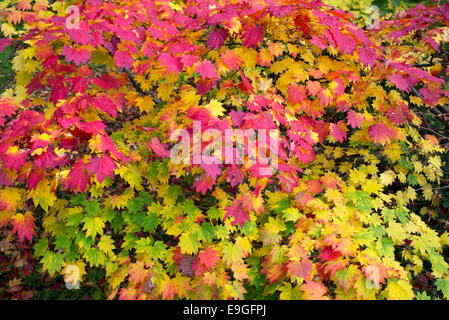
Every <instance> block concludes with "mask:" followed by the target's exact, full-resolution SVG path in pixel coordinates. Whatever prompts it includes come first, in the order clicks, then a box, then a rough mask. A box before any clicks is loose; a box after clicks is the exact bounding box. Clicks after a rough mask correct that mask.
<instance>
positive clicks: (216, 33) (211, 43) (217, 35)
mask: <svg viewBox="0 0 449 320" xmlns="http://www.w3.org/2000/svg"><path fill="white" fill-rule="evenodd" d="M227 37H228V30H226V29H220V30H212V32H211V33H209V35H208V36H207V42H206V45H207V46H208V47H209V48H211V49H217V50H218V49H220V48H221V46H222V45H223V44H224V43H225V41H226V39H227Z"/></svg>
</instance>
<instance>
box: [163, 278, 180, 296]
mask: <svg viewBox="0 0 449 320" xmlns="http://www.w3.org/2000/svg"><path fill="white" fill-rule="evenodd" d="M160 291H161V295H162V299H170V300H173V298H174V297H175V295H176V293H177V292H178V289H177V286H176V283H175V281H174V279H170V278H168V279H164V280H162V282H161V288H160Z"/></svg>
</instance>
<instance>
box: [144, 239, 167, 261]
mask: <svg viewBox="0 0 449 320" xmlns="http://www.w3.org/2000/svg"><path fill="white" fill-rule="evenodd" d="M166 253H167V245H166V244H165V243H163V242H162V241H156V242H154V244H153V245H152V246H151V247H150V248H149V250H148V255H149V257H150V258H151V259H153V260H158V259H162V258H164V256H165V254H166Z"/></svg>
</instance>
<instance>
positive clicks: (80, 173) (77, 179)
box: [68, 159, 91, 193]
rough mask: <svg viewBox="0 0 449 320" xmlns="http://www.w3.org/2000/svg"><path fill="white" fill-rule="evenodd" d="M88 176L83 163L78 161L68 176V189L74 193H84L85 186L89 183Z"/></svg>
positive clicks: (80, 160)
mask: <svg viewBox="0 0 449 320" xmlns="http://www.w3.org/2000/svg"><path fill="white" fill-rule="evenodd" d="M90 176H91V175H90V174H89V171H88V170H87V167H86V165H85V164H84V161H83V160H82V159H78V160H77V162H76V163H75V164H74V165H73V168H72V170H71V171H70V173H69V175H68V177H69V178H70V183H69V188H70V189H73V191H74V192H75V193H78V191H81V192H84V191H86V188H87V185H88V184H89V183H90Z"/></svg>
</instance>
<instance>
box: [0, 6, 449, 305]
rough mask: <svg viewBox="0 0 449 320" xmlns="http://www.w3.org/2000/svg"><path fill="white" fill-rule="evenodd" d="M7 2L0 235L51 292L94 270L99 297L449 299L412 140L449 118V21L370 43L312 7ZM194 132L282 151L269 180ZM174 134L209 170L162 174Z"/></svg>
mask: <svg viewBox="0 0 449 320" xmlns="http://www.w3.org/2000/svg"><path fill="white" fill-rule="evenodd" d="M6 3H7V4H6V5H3V7H2V8H1V9H0V10H1V11H0V12H1V16H2V17H3V21H5V23H3V24H2V27H1V31H2V33H3V35H4V38H3V39H1V40H0V50H5V48H7V47H13V48H14V50H16V51H15V55H14V58H13V60H12V65H13V69H14V71H15V73H16V75H15V79H14V86H12V87H10V88H8V89H6V90H5V91H4V93H3V94H2V96H1V98H0V125H1V127H0V210H1V211H0V226H1V227H2V228H4V229H5V230H9V232H10V235H9V236H8V237H9V238H10V239H14V238H16V237H17V241H18V242H28V243H30V244H32V254H33V257H34V259H35V261H36V268H41V271H42V272H43V273H48V274H49V276H51V277H58V276H61V277H64V275H67V272H66V271H67V268H68V267H69V266H76V267H77V268H78V269H79V270H80V274H79V275H80V278H79V280H80V282H81V286H82V285H83V281H84V280H83V279H85V275H86V274H87V273H88V272H89V270H94V269H95V270H103V271H104V273H103V274H104V279H103V280H104V282H105V284H106V285H105V288H106V289H105V290H106V291H105V293H106V295H107V296H108V297H109V298H110V299H114V298H117V297H118V298H119V299H160V298H162V299H243V298H246V299H261V298H271V299H413V298H416V297H420V296H422V294H427V293H425V289H422V288H418V287H416V286H415V279H417V278H418V277H420V276H422V275H427V276H429V275H430V276H429V277H430V278H429V279H431V282H432V284H433V285H434V286H435V287H436V288H437V290H436V291H435V292H433V293H429V294H432V295H434V296H436V297H439V298H448V296H449V265H448V261H447V259H446V260H445V255H444V252H443V251H444V250H445V246H447V245H449V235H448V234H447V233H445V232H440V231H438V232H437V231H436V230H434V229H433V228H431V227H430V226H429V225H427V224H426V222H425V220H424V219H423V216H422V215H423V214H425V213H426V210H428V208H427V207H426V206H424V207H423V208H422V210H416V205H415V203H416V202H417V201H420V202H425V203H427V204H428V205H431V204H432V202H433V201H435V199H436V198H437V196H436V194H437V193H436V192H435V190H434V188H435V187H436V186H438V185H440V183H441V178H442V176H443V173H442V170H441V166H442V161H441V158H440V156H441V153H442V152H444V151H445V149H444V148H443V147H442V146H440V144H439V140H438V135H437V134H436V133H435V134H422V131H420V129H419V128H420V126H421V124H422V122H423V117H422V115H421V113H422V110H431V109H432V108H435V107H436V106H439V105H445V104H447V103H448V100H449V91H448V90H447V89H448V88H447V85H446V78H447V76H448V71H449V70H448V66H447V65H441V64H438V63H435V64H433V63H432V66H431V67H426V65H427V63H428V62H429V60H430V56H431V55H432V53H434V52H440V51H441V50H447V48H448V46H449V31H448V27H449V5H447V4H439V5H437V4H435V5H431V6H430V7H425V6H423V5H417V6H416V7H415V8H412V9H410V10H408V11H407V12H404V13H402V14H400V15H397V16H394V17H391V18H389V19H385V20H382V21H380V25H379V28H361V27H360V26H358V25H357V23H356V22H355V20H354V19H353V16H352V15H351V14H350V13H347V12H345V11H342V10H338V9H336V8H334V7H331V6H328V5H324V4H322V3H321V2H320V1H308V0H285V1H283V0H265V1H259V0H253V1H251V0H216V1H213V0H200V1H190V0H184V1H168V0H161V1H151V0H148V1H145V0H130V1H101V0H87V1H79V0H72V1H55V2H54V3H52V4H49V3H48V2H47V1H46V0H44V1H42V0H37V1H30V0H22V1H20V2H18V4H12V3H11V4H10V5H8V3H9V1H6ZM73 8H76V9H77V10H74V9H73ZM71 9H73V10H71ZM76 13H79V19H78V20H77V21H75V20H76ZM69 20H73V21H69ZM76 22H77V23H78V24H77V25H76ZM19 25H20V28H17V26H19ZM417 35H418V36H417ZM197 125H200V126H201V130H202V132H203V133H204V131H205V130H208V129H214V130H215V131H214V132H217V131H218V132H222V133H223V135H224V132H225V131H226V130H235V129H240V130H247V129H250V130H256V132H258V136H257V139H258V141H260V139H261V138H263V139H264V140H265V141H267V144H269V143H271V142H272V141H274V135H273V133H274V132H275V133H276V135H277V136H278V139H277V140H276V141H275V142H276V143H277V145H276V147H277V152H276V154H275V156H276V165H275V166H274V165H273V161H271V162H268V163H267V162H266V161H265V162H264V161H260V159H257V160H255V161H252V162H250V161H249V158H250V156H251V154H252V153H251V151H252V149H254V148H255V143H254V139H253V138H254V136H253V137H246V138H244V139H243V140H241V141H244V142H245V147H244V148H240V147H239V143H238V141H236V144H235V146H233V147H232V152H234V153H235V155H237V153H238V151H239V150H240V151H242V152H241V154H240V155H241V159H242V160H243V161H240V162H238V161H234V162H233V163H229V162H226V161H224V160H223V159H224V157H225V152H224V151H223V150H224V149H223V148H222V147H220V145H219V144H215V142H217V139H218V138H217V136H215V138H213V139H212V138H210V137H209V138H210V139H207V138H206V137H204V136H203V137H202V139H201V137H198V135H197V134H196V133H195V132H196V131H195V130H196V129H195V126H197ZM257 130H259V131H257ZM181 131H182V132H184V133H185V135H184V138H185V137H186V136H187V138H189V139H188V141H190V142H189V146H190V144H191V146H192V149H191V150H195V148H197V149H196V150H197V151H199V152H200V153H202V154H205V152H206V151H207V150H209V151H208V152H209V153H208V154H209V155H211V157H212V158H215V159H216V160H217V161H215V162H212V163H211V162H210V161H205V159H206V158H205V157H204V156H203V157H200V160H199V161H196V162H195V159H193V158H194V155H193V152H192V154H189V155H188V157H187V159H183V160H184V161H181V162H179V161H178V162H176V161H173V157H172V153H171V151H172V148H173V146H174V145H175V144H176V143H177V142H179V139H180V137H178V140H177V139H173V136H174V135H175V133H176V132H181ZM260 132H262V133H263V134H261V133H260ZM270 132H271V133H270ZM198 138H199V140H198ZM236 140H237V139H236ZM241 141H240V142H241ZM239 148H240V149H239ZM211 150H212V151H211ZM265 151H266V152H267V153H265V154H266V155H270V156H272V155H273V151H272V150H271V153H270V150H264V152H265ZM236 158H237V157H236ZM264 169H265V170H264ZM420 209H421V208H420Z"/></svg>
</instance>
